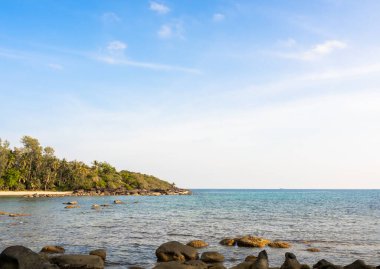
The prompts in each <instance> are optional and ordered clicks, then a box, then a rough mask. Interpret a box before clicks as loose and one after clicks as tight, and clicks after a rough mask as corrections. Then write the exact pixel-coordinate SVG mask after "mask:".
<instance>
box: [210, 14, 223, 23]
mask: <svg viewBox="0 0 380 269" xmlns="http://www.w3.org/2000/svg"><path fill="white" fill-rule="evenodd" d="M224 18H225V16H224V15H223V14H221V13H215V14H214V15H213V16H212V20H213V21H214V22H220V21H223V20H224Z"/></svg>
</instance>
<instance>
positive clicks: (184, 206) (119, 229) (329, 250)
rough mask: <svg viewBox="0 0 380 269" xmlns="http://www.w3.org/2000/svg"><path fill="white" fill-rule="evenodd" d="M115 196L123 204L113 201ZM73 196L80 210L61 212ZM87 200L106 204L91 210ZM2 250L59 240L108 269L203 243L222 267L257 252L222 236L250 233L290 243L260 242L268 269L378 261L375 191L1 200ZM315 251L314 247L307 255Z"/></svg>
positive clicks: (379, 199) (378, 193)
mask: <svg viewBox="0 0 380 269" xmlns="http://www.w3.org/2000/svg"><path fill="white" fill-rule="evenodd" d="M116 199H120V200H122V201H123V202H125V204H113V201H114V200H116ZM72 200H76V201H78V204H79V205H80V208H74V209H65V208H64V207H65V205H64V204H63V203H64V202H68V201H72ZM93 204H109V205H110V206H109V207H104V208H102V209H101V210H93V209H91V206H92V205H93ZM0 211H6V212H12V213H27V214H31V216H28V217H15V218H12V217H8V216H1V215H0V252H1V251H2V250H3V249H5V248H6V247H8V246H12V245H23V246H26V247H28V248H30V249H32V250H33V251H36V252H39V251H40V249H41V248H42V247H43V246H46V245H59V246H63V247H64V248H65V249H66V253H78V254H79V253H84V254H86V253H88V252H89V251H90V250H93V249H98V248H104V249H106V250H107V261H106V268H110V269H111V268H112V269H119V268H128V267H130V266H141V267H143V268H152V267H154V265H155V264H156V256H155V250H156V249H157V248H158V247H159V246H160V245H161V244H162V243H165V242H168V241H174V240H175V241H179V242H182V243H187V242H188V241H190V240H194V239H201V240H204V241H206V242H207V243H209V246H208V247H206V248H204V249H199V253H202V252H204V251H218V252H220V253H222V254H223V255H224V256H225V263H224V264H225V266H226V267H231V266H232V265H236V264H238V263H239V262H241V261H243V260H244V258H245V257H246V256H247V255H257V254H258V252H259V251H261V250H262V249H258V248H241V247H234V246H233V247H227V246H222V245H220V244H219V241H220V240H222V239H223V238H226V237H238V236H242V235H254V236H260V237H264V238H267V239H270V240H282V241H286V242H289V243H291V245H292V247H291V248H289V249H273V248H269V247H265V249H266V251H267V252H268V255H269V264H270V266H271V267H276V266H280V265H281V264H282V263H283V261H284V254H285V252H293V253H294V254H295V255H296V256H297V258H298V260H299V261H300V262H301V263H306V264H309V265H313V264H315V263H316V262H317V261H318V260H320V259H326V260H328V261H331V262H333V263H335V264H340V265H346V264H349V263H352V262H353V261H354V260H356V259H363V260H364V261H365V262H366V263H367V264H372V265H376V266H377V265H380V190H287V189H278V190H210V189H209V190H205V189H202V190H193V195H190V196H157V197H155V196H99V197H59V198H21V197H18V198H16V197H0ZM308 248H318V249H320V252H308V251H306V249H308Z"/></svg>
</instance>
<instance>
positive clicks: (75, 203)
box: [63, 201, 78, 205]
mask: <svg viewBox="0 0 380 269" xmlns="http://www.w3.org/2000/svg"><path fill="white" fill-rule="evenodd" d="M63 204H64V205H77V204H78V202H77V201H71V202H66V203H63Z"/></svg>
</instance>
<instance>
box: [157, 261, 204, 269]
mask: <svg viewBox="0 0 380 269" xmlns="http://www.w3.org/2000/svg"><path fill="white" fill-rule="evenodd" d="M153 269H198V267H197V266H193V265H187V264H183V263H180V262H178V261H170V262H162V263H159V264H157V265H156V266H155V267H153Z"/></svg>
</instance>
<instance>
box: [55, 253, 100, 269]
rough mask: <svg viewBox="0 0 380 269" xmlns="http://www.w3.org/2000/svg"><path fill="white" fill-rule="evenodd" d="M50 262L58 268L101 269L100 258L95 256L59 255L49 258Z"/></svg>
mask: <svg viewBox="0 0 380 269" xmlns="http://www.w3.org/2000/svg"><path fill="white" fill-rule="evenodd" d="M51 262H52V263H54V264H57V265H58V266H59V267H60V268H65V269H66V268H68V269H71V268H73V269H74V268H81V269H82V268H83V269H103V268H104V262H103V260H102V258H100V257H99V256H96V255H61V256H55V257H52V258H51Z"/></svg>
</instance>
